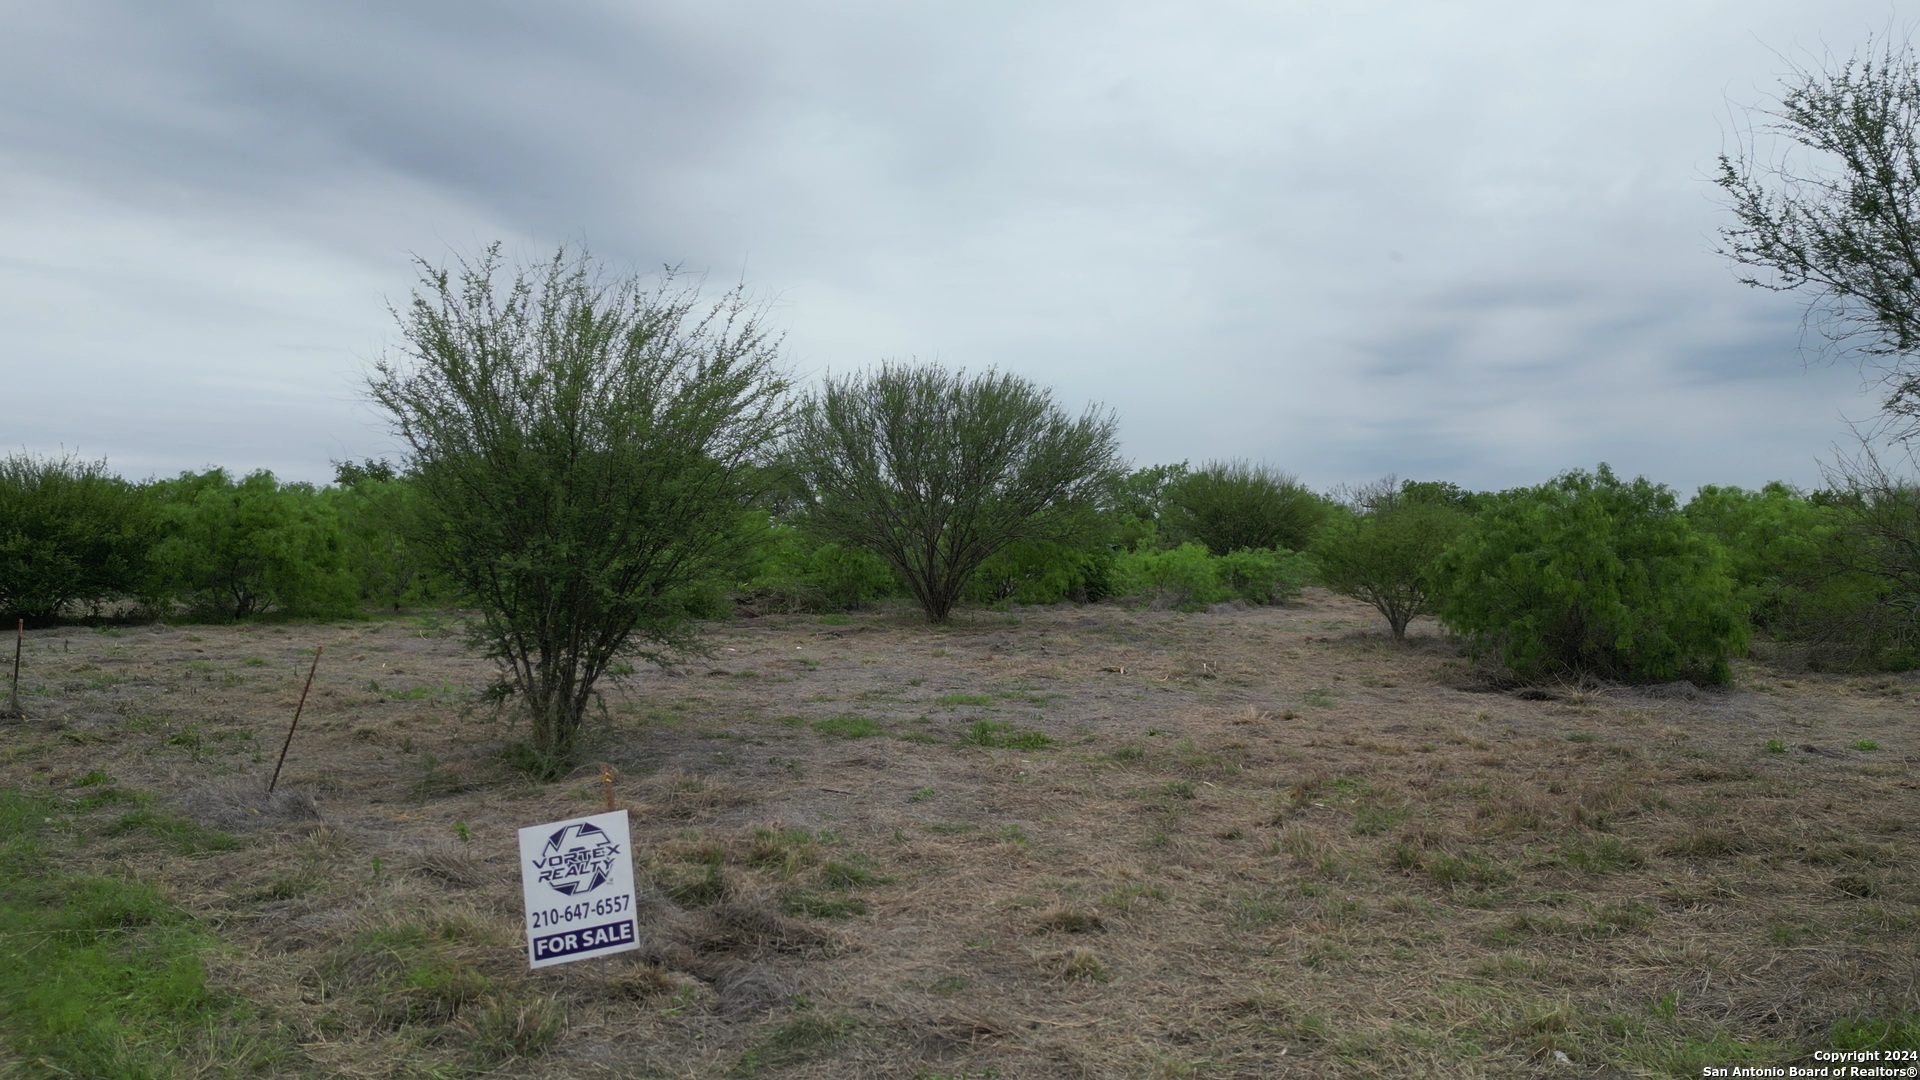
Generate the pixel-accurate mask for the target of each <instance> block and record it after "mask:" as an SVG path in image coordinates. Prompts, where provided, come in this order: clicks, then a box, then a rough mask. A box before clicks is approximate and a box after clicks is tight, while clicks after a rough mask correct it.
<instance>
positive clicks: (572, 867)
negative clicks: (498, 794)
mask: <svg viewBox="0 0 1920 1080" xmlns="http://www.w3.org/2000/svg"><path fill="white" fill-rule="evenodd" d="M520 886H521V890H522V892H524V893H525V895H526V900H527V962H528V963H530V964H532V965H533V966H534V967H537V968H541V967H548V966H550V965H553V964H565V963H569V962H571V961H574V960H585V959H587V958H588V957H591V956H605V955H607V954H608V953H617V952H626V951H627V950H628V949H637V948H639V947H640V940H639V934H638V932H637V931H638V927H637V926H636V925H635V923H634V902H633V852H632V851H631V850H629V848H628V842H627V812H626V811H625V810H616V811H614V812H613V813H611V814H596V815H594V816H593V817H585V818H575V819H573V820H572V821H555V822H552V823H550V824H547V825H534V826H531V827H529V828H525V829H521V830H520Z"/></svg>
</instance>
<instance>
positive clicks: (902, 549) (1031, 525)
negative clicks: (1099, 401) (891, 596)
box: [792, 364, 1119, 623]
mask: <svg viewBox="0 0 1920 1080" xmlns="http://www.w3.org/2000/svg"><path fill="white" fill-rule="evenodd" d="M792 461H793V463H794V466H795V468H796V469H797V470H798V473H799V475H800V476H801V477H802V478H803V479H804V481H805V487H806V491H807V492H808V495H807V499H806V510H805V520H806V523H807V526H808V527H809V528H811V529H815V530H818V532H819V534H820V535H821V536H825V537H831V538H833V539H835V540H838V541H840V542H841V543H844V544H848V545H851V546H855V547H859V548H862V549H864V550H867V551H872V552H874V553H875V554H877V555H879V556H880V557H882V558H884V559H885V560H886V561H887V563H888V564H889V565H890V566H892V567H893V568H894V570H896V571H898V573H899V575H900V577H901V579H902V580H903V581H904V582H905V583H906V585H907V589H908V591H909V592H911V593H912V594H913V597H914V599H915V600H917V601H918V602H919V603H920V606H921V609H922V610H923V611H925V612H926V615H927V618H928V620H929V621H931V622H936V623H938V622H945V621H946V620H947V618H948V617H949V616H950V615H951V614H952V612H953V606H954V605H955V604H956V603H958V602H959V601H960V600H961V598H962V596H963V595H964V594H965V591H966V588H967V585H968V583H969V581H970V579H971V578H972V577H973V575H974V573H975V571H977V570H978V569H979V568H980V564H981V563H983V562H985V561H986V560H987V559H989V558H991V557H993V556H994V555H996V554H998V553H999V552H1000V551H1002V550H1003V549H1005V548H1007V547H1008V546H1010V545H1012V544H1016V543H1018V542H1020V541H1022V540H1051V541H1056V542H1063V543H1071V542H1074V541H1077V540H1080V539H1081V534H1082V533H1083V531H1084V530H1085V529H1086V527H1087V526H1088V524H1089V523H1090V522H1092V521H1093V520H1094V512H1095V510H1096V508H1097V507H1098V506H1099V505H1100V503H1101V502H1102V500H1103V499H1105V498H1106V496H1107V495H1108V493H1109V492H1111V490H1112V488H1113V484H1114V482H1115V480H1116V479H1117V478H1118V476H1119V451H1118V448H1117V446H1116V444H1115V441H1114V420H1113V417H1112V415H1111V414H1110V413H1108V412H1106V411H1105V410H1103V409H1101V408H1099V407H1098V406H1094V407H1089V408H1088V409H1087V410H1086V411H1084V412H1083V413H1081V415H1080V416H1079V417H1078V418H1075V417H1073V416H1070V415H1068V414H1067V412H1066V411H1065V410H1063V409H1061V408H1060V407H1059V406H1058V405H1056V404H1055V403H1054V401H1053V396H1052V394H1051V393H1050V392H1049V391H1047V390H1045V389H1043V388H1041V387H1039V386H1037V385H1035V384H1034V383H1031V382H1028V381H1027V380H1025V379H1023V378H1020V377H1018V376H1015V375H1006V374H1001V373H998V372H992V371H989V372H987V373H985V374H982V375H974V376H968V375H967V374H966V373H965V372H964V371H963V372H949V371H947V370H945V369H943V368H941V367H938V366H936V365H930V364H929V365H912V364H883V365H882V366H881V367H880V368H879V369H878V370H876V371H871V372H867V373H864V374H858V375H850V376H847V377H846V378H843V379H829V380H828V381H827V382H826V384H825V385H824V386H823V387H822V388H821V390H820V391H819V392H818V393H817V394H815V395H813V396H811V397H810V398H808V399H807V400H806V402H804V403H803V405H802V407H801V409H800V411H799V418H798V422H797V425H796V431H795V434H794V438H793V442H792Z"/></svg>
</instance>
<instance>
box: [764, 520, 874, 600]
mask: <svg viewBox="0 0 1920 1080" xmlns="http://www.w3.org/2000/svg"><path fill="white" fill-rule="evenodd" d="M753 513H754V514H756V515H758V517H757V518H756V519H755V527H757V529H758V532H759V536H760V538H761V539H760V551H761V556H760V563H759V568H758V572H757V573H756V574H754V575H753V576H752V578H751V580H750V581H748V582H747V586H746V589H747V591H748V592H749V593H750V594H753V595H755V596H762V597H768V598H771V599H773V600H774V602H775V604H776V606H784V607H787V608H791V609H793V610H797V611H812V612H835V611H854V610H858V609H861V608H866V607H871V606H872V605H873V604H874V603H876V602H878V601H880V600H884V599H886V598H888V597H892V596H899V595H901V594H902V593H904V592H905V589H904V587H903V586H902V585H901V584H900V576H899V575H898V574H896V573H894V572H893V567H891V566H888V565H887V563H886V560H884V559H882V558H881V557H880V556H878V555H875V554H874V553H873V552H871V551H866V550H863V549H861V548H857V547H847V546H845V545H843V544H836V543H834V542H833V541H830V540H828V541H821V540H818V539H816V538H814V537H812V536H810V535H808V534H807V532H805V531H804V530H801V529H798V528H795V527H793V526H791V525H773V524H767V523H766V513H765V511H758V510H756V511H753Z"/></svg>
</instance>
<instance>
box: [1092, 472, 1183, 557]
mask: <svg viewBox="0 0 1920 1080" xmlns="http://www.w3.org/2000/svg"><path fill="white" fill-rule="evenodd" d="M1187 473H1188V469H1187V463H1186V462H1184V461H1183V462H1181V463H1180V464H1178V465H1154V466H1152V467H1150V468H1145V469H1135V470H1134V471H1133V472H1130V473H1128V474H1127V475H1126V476H1124V477H1122V478H1121V479H1120V480H1119V482H1118V483H1116V484H1114V486H1113V490H1112V492H1111V494H1110V495H1109V496H1108V499H1107V505H1106V507H1105V508H1104V514H1105V517H1106V519H1107V525H1108V528H1109V529H1110V531H1111V533H1112V537H1113V544H1114V547H1115V548H1116V549H1118V550H1120V551H1142V550H1146V549H1149V548H1160V547H1164V546H1166V545H1164V544H1162V543H1161V542H1160V537H1161V521H1162V519H1163V518H1164V517H1165V516H1166V510H1167V488H1168V487H1170V486H1172V485H1173V484H1176V483H1179V482H1180V480H1182V479H1183V478H1185V477H1186V475H1187Z"/></svg>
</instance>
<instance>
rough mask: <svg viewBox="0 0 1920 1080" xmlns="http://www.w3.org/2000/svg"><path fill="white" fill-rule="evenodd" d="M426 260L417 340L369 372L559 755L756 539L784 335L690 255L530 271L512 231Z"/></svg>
mask: <svg viewBox="0 0 1920 1080" xmlns="http://www.w3.org/2000/svg"><path fill="white" fill-rule="evenodd" d="M416 261H417V262H418V265H419V268H420V285H419V286H418V287H417V288H416V289H415V292H414V296H413V300H412V303H411V304H410V305H409V306H408V307H407V308H406V310H404V311H396V312H395V317H396V319H397V320H398V321H399V324H400V330H401V333H402V336H403V337H404V338H405V340H406V346H405V350H404V358H391V357H390V358H388V359H385V360H383V361H382V362H380V363H379V364H377V365H376V366H375V368H374V372H373V374H372V376H371V377H370V378H369V381H368V389H369V391H370V393H371V396H372V398H373V400H374V401H375V402H376V403H378V404H379V405H380V406H382V407H383V408H384V409H385V410H386V411H387V412H388V413H389V414H390V415H391V417H392V421H393V426H394V430H395V432H396V433H397V434H398V435H399V437H400V438H401V439H402V440H404V442H405V443H406V445H407V447H408V451H409V454H408V458H409V460H408V462H407V466H408V471H409V473H410V479H411V482H412V483H413V484H414V485H415V487H416V489H417V494H418V497H419V500H420V511H421V512H420V513H419V514H418V515H417V519H416V520H417V522H418V524H417V526H416V529H417V536H415V537H414V539H415V540H417V541H418V542H419V543H420V544H421V545H422V547H423V549H424V550H426V551H427V552H428V553H429V554H430V555H431V557H432V559H433V561H434V563H435V564H436V565H437V567H438V569H439V570H440V572H441V573H443V574H444V575H445V576H446V577H447V579H448V580H449V581H451V582H453V583H454V584H455V585H456V586H457V587H458V588H459V589H460V590H461V591H462V592H463V593H464V594H465V595H466V596H467V597H468V598H469V602H470V603H471V604H473V606H474V607H475V608H477V609H478V612H479V620H478V623H477V624H476V626H475V627H474V639H475V644H476V645H478V646H479V647H481V648H482V649H483V650H484V651H485V653H486V655H487V656H489V657H490V658H493V659H495V660H496V661H498V662H499V663H500V664H501V665H502V667H503V668H504V669H505V672H506V678H505V679H504V680H503V682H502V687H503V688H505V689H509V690H512V691H514V692H517V693H518V694H519V695H520V696H521V697H522V698H523V700H524V702H525V705H526V711H527V714H528V716H529V718H530V720H531V725H532V749H533V751H534V752H535V754H536V755H537V760H538V761H539V762H540V763H541V764H542V767H543V768H544V769H545V770H546V771H547V772H549V773H550V774H552V773H557V772H558V771H559V770H560V769H561V768H563V767H564V766H565V765H566V764H567V761H568V758H569V755H570V752H571V750H572V748H573V745H574V738H575V735H576V733H577V731H578V730H579V727H580V723H581V720H582V718H583V717H584V716H585V714H586V711H587V708H588V705H589V703H590V702H591V700H592V694H593V690H594V685H595V683H596V681H597V680H598V679H599V678H600V677H601V676H602V675H605V674H606V673H607V671H608V668H609V667H610V666H611V665H612V664H613V663H614V662H615V660H616V658H618V657H620V656H621V655H622V654H638V655H640V656H642V657H645V658H647V659H652V660H656V661H660V660H663V659H664V657H665V656H666V655H667V654H668V653H670V652H671V651H677V650H680V649H684V648H688V647H692V646H693V645H695V644H696V643H697V639H696V636H695V633H694V627H693V626H692V621H691V613H690V611H689V597H690V596H691V594H692V593H693V592H694V591H695V590H697V589H698V588H699V587H700V586H701V585H703V584H705V583H706V582H708V581H709V580H710V579H711V578H712V576H713V575H714V574H715V573H716V571H717V570H718V568H720V567H722V566H724V565H727V564H728V563H729V562H730V561H731V560H733V559H734V558H735V557H736V555H737V548H738V545H740V544H741V543H742V542H743V540H742V537H741V531H740V528H739V524H740V522H741V519H742V515H743V511H744V509H745V507H746V506H747V505H748V503H749V502H750V501H751V492H750V490H749V488H750V486H751V478H752V477H753V476H755V475H757V473H758V471H757V470H755V469H753V468H752V467H751V466H752V465H753V464H754V463H755V462H756V461H757V460H758V459H759V458H760V455H761V454H762V452H763V451H764V449H765V448H766V447H767V446H769V444H770V443H771V442H773V441H774V440H776V439H777V438H778V437H779V435H780V434H781V431H782V428H783V424H784V418H785V412H784V406H783V404H782V402H783V400H784V391H785V381H784V379H783V378H782V376H781V374H780V372H779V369H778V365H777V363H776V359H777V351H778V342H777V341H776V340H774V339H773V338H772V337H770V336H769V334H768V332H767V331H766V329H765V328H764V327H763V326H762V325H761V322H760V318H759V311H758V309H755V308H753V307H752V306H751V305H749V304H748V302H747V300H746V298H745V296H744V295H743V293H742V291H741V290H740V289H739V288H735V289H734V290H732V291H730V292H728V293H727V294H725V295H724V296H723V297H722V298H721V299H720V300H719V301H717V302H713V303H707V302H704V301H702V300H701V298H700V296H699V293H698V290H697V289H694V288H684V287H679V286H676V285H675V284H674V275H673V273H672V272H671V271H668V272H667V273H666V274H664V275H663V276H662V277H661V279H660V280H659V281H658V283H657V284H656V285H655V286H654V287H652V288H648V287H646V286H645V285H644V284H643V283H642V282H641V281H639V280H637V279H634V278H613V279H610V278H609V277H608V276H607V275H605V274H604V273H603V272H602V271H601V270H599V269H598V268H597V267H596V266H595V264H594V263H593V262H592V260H591V259H590V258H589V257H588V256H586V255H584V254H582V255H570V254H569V253H568V252H567V251H565V250H564V249H562V250H561V251H560V252H559V253H558V254H556V255H555V256H554V257H553V259H552V260H551V261H549V262H547V263H545V264H544V265H540V266H536V267H521V268H514V269H511V270H510V269H509V268H507V267H506V266H504V265H503V264H502V260H501V258H500V252H499V245H497V244H496V245H494V246H493V247H491V248H489V249H488V250H487V252H486V254H485V255H484V256H483V257H482V258H481V259H479V260H478V261H477V262H474V263H468V262H466V261H464V260H463V261H460V263H459V266H458V270H457V272H452V273H450V272H449V271H448V270H447V269H444V268H439V267H434V266H432V265H430V264H428V263H426V262H424V261H419V260H416Z"/></svg>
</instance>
